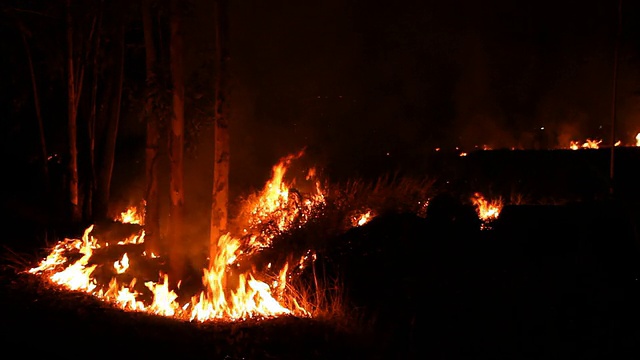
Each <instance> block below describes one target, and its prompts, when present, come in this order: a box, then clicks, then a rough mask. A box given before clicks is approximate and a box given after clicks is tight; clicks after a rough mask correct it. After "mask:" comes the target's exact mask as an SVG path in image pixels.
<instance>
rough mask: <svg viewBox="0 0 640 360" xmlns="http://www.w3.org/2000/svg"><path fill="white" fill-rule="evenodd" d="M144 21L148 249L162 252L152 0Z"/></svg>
mask: <svg viewBox="0 0 640 360" xmlns="http://www.w3.org/2000/svg"><path fill="white" fill-rule="evenodd" d="M141 10H142V24H143V31H144V44H145V52H146V68H147V69H146V72H147V75H146V96H145V114H146V120H147V132H146V136H147V139H146V146H145V157H146V159H145V178H146V186H145V193H144V200H145V219H144V228H145V241H144V243H145V248H146V250H147V253H154V254H160V239H159V237H160V203H159V199H158V150H159V143H160V129H159V123H158V122H159V119H158V115H157V113H156V106H155V104H156V103H157V102H158V101H159V99H158V96H157V94H158V79H157V73H156V66H157V64H156V62H157V58H156V47H155V44H154V40H153V22H152V18H151V0H142V9H141Z"/></svg>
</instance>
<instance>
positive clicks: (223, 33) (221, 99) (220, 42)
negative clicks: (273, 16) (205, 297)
mask: <svg viewBox="0 0 640 360" xmlns="http://www.w3.org/2000/svg"><path fill="white" fill-rule="evenodd" d="M214 22H215V52H216V54H215V60H214V67H215V68H214V71H215V75H214V76H215V80H214V114H215V135H214V137H215V140H214V146H215V150H214V164H213V166H214V167H213V193H212V202H211V228H210V243H209V249H210V250H209V261H210V263H209V266H212V265H213V261H214V260H215V258H216V254H217V253H218V239H219V238H220V236H222V235H223V234H225V233H226V232H227V222H228V206H229V152H230V151H229V149H230V144H229V111H228V104H227V81H228V79H227V77H228V73H227V71H228V69H227V61H228V59H229V53H228V48H227V44H228V42H227V40H228V26H227V25H228V24H227V1H226V0H215V1H214Z"/></svg>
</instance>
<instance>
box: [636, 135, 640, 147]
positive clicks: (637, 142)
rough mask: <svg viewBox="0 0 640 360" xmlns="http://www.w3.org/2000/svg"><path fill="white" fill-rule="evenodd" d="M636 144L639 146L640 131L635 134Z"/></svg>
mask: <svg viewBox="0 0 640 360" xmlns="http://www.w3.org/2000/svg"><path fill="white" fill-rule="evenodd" d="M636 146H640V132H639V133H638V135H636Z"/></svg>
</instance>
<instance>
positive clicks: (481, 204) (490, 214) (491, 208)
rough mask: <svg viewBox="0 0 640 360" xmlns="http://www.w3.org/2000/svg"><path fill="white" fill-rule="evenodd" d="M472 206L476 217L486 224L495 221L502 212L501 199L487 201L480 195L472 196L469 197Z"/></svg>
mask: <svg viewBox="0 0 640 360" xmlns="http://www.w3.org/2000/svg"><path fill="white" fill-rule="evenodd" d="M471 201H472V203H473V205H474V206H475V207H476V211H477V212H478V216H479V217H480V219H481V220H482V221H483V222H484V223H485V224H486V223H489V222H491V221H493V220H496V219H497V218H498V216H499V215H500V211H502V207H503V205H504V204H503V201H502V199H496V200H491V201H489V200H487V199H485V198H484V196H482V194H480V193H475V194H473V197H471Z"/></svg>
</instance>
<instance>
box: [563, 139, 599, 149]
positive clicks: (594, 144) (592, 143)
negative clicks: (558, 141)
mask: <svg viewBox="0 0 640 360" xmlns="http://www.w3.org/2000/svg"><path fill="white" fill-rule="evenodd" d="M601 143H602V140H593V139H587V141H585V142H584V143H582V145H580V143H579V142H577V141H571V142H570V143H569V149H571V150H578V149H580V148H582V149H599V148H600V144H601Z"/></svg>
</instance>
